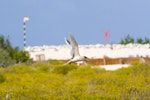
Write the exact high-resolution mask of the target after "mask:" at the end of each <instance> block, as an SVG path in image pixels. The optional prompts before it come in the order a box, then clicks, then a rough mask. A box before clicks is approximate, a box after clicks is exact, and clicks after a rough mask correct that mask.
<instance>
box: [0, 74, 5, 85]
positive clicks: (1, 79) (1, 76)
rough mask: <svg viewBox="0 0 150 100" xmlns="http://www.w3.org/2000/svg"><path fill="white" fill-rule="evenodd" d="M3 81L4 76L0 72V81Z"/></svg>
mask: <svg viewBox="0 0 150 100" xmlns="http://www.w3.org/2000/svg"><path fill="white" fill-rule="evenodd" d="M4 81H5V77H4V75H2V74H0V83H2V82H4Z"/></svg>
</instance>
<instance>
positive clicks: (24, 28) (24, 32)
mask: <svg viewBox="0 0 150 100" xmlns="http://www.w3.org/2000/svg"><path fill="white" fill-rule="evenodd" d="M27 21H29V18H28V17H24V18H23V34H24V36H23V39H24V41H23V44H24V48H25V47H26V22H27Z"/></svg>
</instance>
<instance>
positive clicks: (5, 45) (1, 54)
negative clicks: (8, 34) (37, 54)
mask: <svg viewBox="0 0 150 100" xmlns="http://www.w3.org/2000/svg"><path fill="white" fill-rule="evenodd" d="M29 60H31V59H30V56H29V53H28V52H27V51H23V50H19V47H14V48H13V47H12V46H11V43H10V41H9V38H6V39H5V38H4V36H0V67H2V66H4V67H5V66H8V65H10V64H14V63H22V62H27V61H29Z"/></svg>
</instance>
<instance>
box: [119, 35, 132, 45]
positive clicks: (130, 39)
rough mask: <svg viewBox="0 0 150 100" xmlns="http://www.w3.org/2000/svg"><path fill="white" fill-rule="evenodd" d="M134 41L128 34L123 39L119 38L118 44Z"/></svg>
mask: <svg viewBox="0 0 150 100" xmlns="http://www.w3.org/2000/svg"><path fill="white" fill-rule="evenodd" d="M129 43H134V38H132V37H131V36H130V35H127V36H126V37H125V38H124V39H121V42H120V44H129Z"/></svg>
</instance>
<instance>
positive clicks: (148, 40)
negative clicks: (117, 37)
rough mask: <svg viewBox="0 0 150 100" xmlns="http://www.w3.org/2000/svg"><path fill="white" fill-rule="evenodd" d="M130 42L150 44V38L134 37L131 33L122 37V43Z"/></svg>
mask: <svg viewBox="0 0 150 100" xmlns="http://www.w3.org/2000/svg"><path fill="white" fill-rule="evenodd" d="M129 43H138V44H148V43H150V39H149V38H147V37H145V38H144V39H142V38H137V39H134V38H133V37H131V36H130V35H127V36H126V37H125V38H123V39H121V41H120V44H129Z"/></svg>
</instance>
